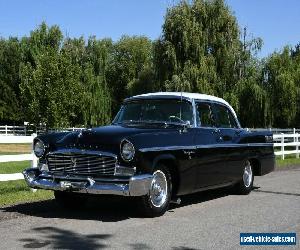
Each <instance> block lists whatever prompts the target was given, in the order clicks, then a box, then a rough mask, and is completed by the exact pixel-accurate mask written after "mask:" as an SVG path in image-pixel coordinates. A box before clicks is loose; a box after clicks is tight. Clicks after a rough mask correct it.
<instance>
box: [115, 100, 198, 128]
mask: <svg viewBox="0 0 300 250" xmlns="http://www.w3.org/2000/svg"><path fill="white" fill-rule="evenodd" d="M113 123H166V124H169V123H174V124H175V123H180V124H193V108H192V104H191V103H189V102H187V101H184V100H182V101H181V100H138V101H132V102H128V103H125V104H124V105H123V106H122V107H121V109H120V111H119V113H118V114H117V116H116V118H115V119H114V121H113Z"/></svg>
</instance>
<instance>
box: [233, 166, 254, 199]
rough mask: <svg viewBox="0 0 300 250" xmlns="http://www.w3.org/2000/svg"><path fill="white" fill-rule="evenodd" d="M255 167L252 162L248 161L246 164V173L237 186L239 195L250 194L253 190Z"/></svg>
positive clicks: (244, 172)
mask: <svg viewBox="0 0 300 250" xmlns="http://www.w3.org/2000/svg"><path fill="white" fill-rule="evenodd" d="M253 181H254V175H253V167H252V165H251V162H250V161H248V160H247V161H246V162H245V164H244V171H243V176H242V180H241V181H240V182H239V183H238V184H237V185H236V191H237V193H238V194H249V193H250V192H251V190H252V188H253Z"/></svg>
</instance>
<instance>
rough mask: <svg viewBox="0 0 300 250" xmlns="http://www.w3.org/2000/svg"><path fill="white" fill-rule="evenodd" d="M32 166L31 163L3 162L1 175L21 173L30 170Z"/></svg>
mask: <svg viewBox="0 0 300 250" xmlns="http://www.w3.org/2000/svg"><path fill="white" fill-rule="evenodd" d="M30 166H31V162H30V161H16V162H1V163H0V174H14V173H21V172H22V171H23V170H24V169H25V168H29V167H30Z"/></svg>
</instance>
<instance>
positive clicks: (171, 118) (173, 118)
mask: <svg viewBox="0 0 300 250" xmlns="http://www.w3.org/2000/svg"><path fill="white" fill-rule="evenodd" d="M169 120H175V121H176V122H180V123H186V122H185V121H184V120H182V119H181V118H180V117H178V116H176V115H170V116H169Z"/></svg>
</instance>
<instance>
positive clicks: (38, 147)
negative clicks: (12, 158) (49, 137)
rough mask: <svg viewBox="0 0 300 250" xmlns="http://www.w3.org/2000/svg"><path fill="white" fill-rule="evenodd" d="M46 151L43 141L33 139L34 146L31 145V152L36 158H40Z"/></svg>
mask: <svg viewBox="0 0 300 250" xmlns="http://www.w3.org/2000/svg"><path fill="white" fill-rule="evenodd" d="M45 151H46V147H45V144H44V142H43V141H41V140H39V139H35V142H34V145H33V152H34V154H35V156H36V157H38V158H41V157H42V156H43V155H44V154H45Z"/></svg>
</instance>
